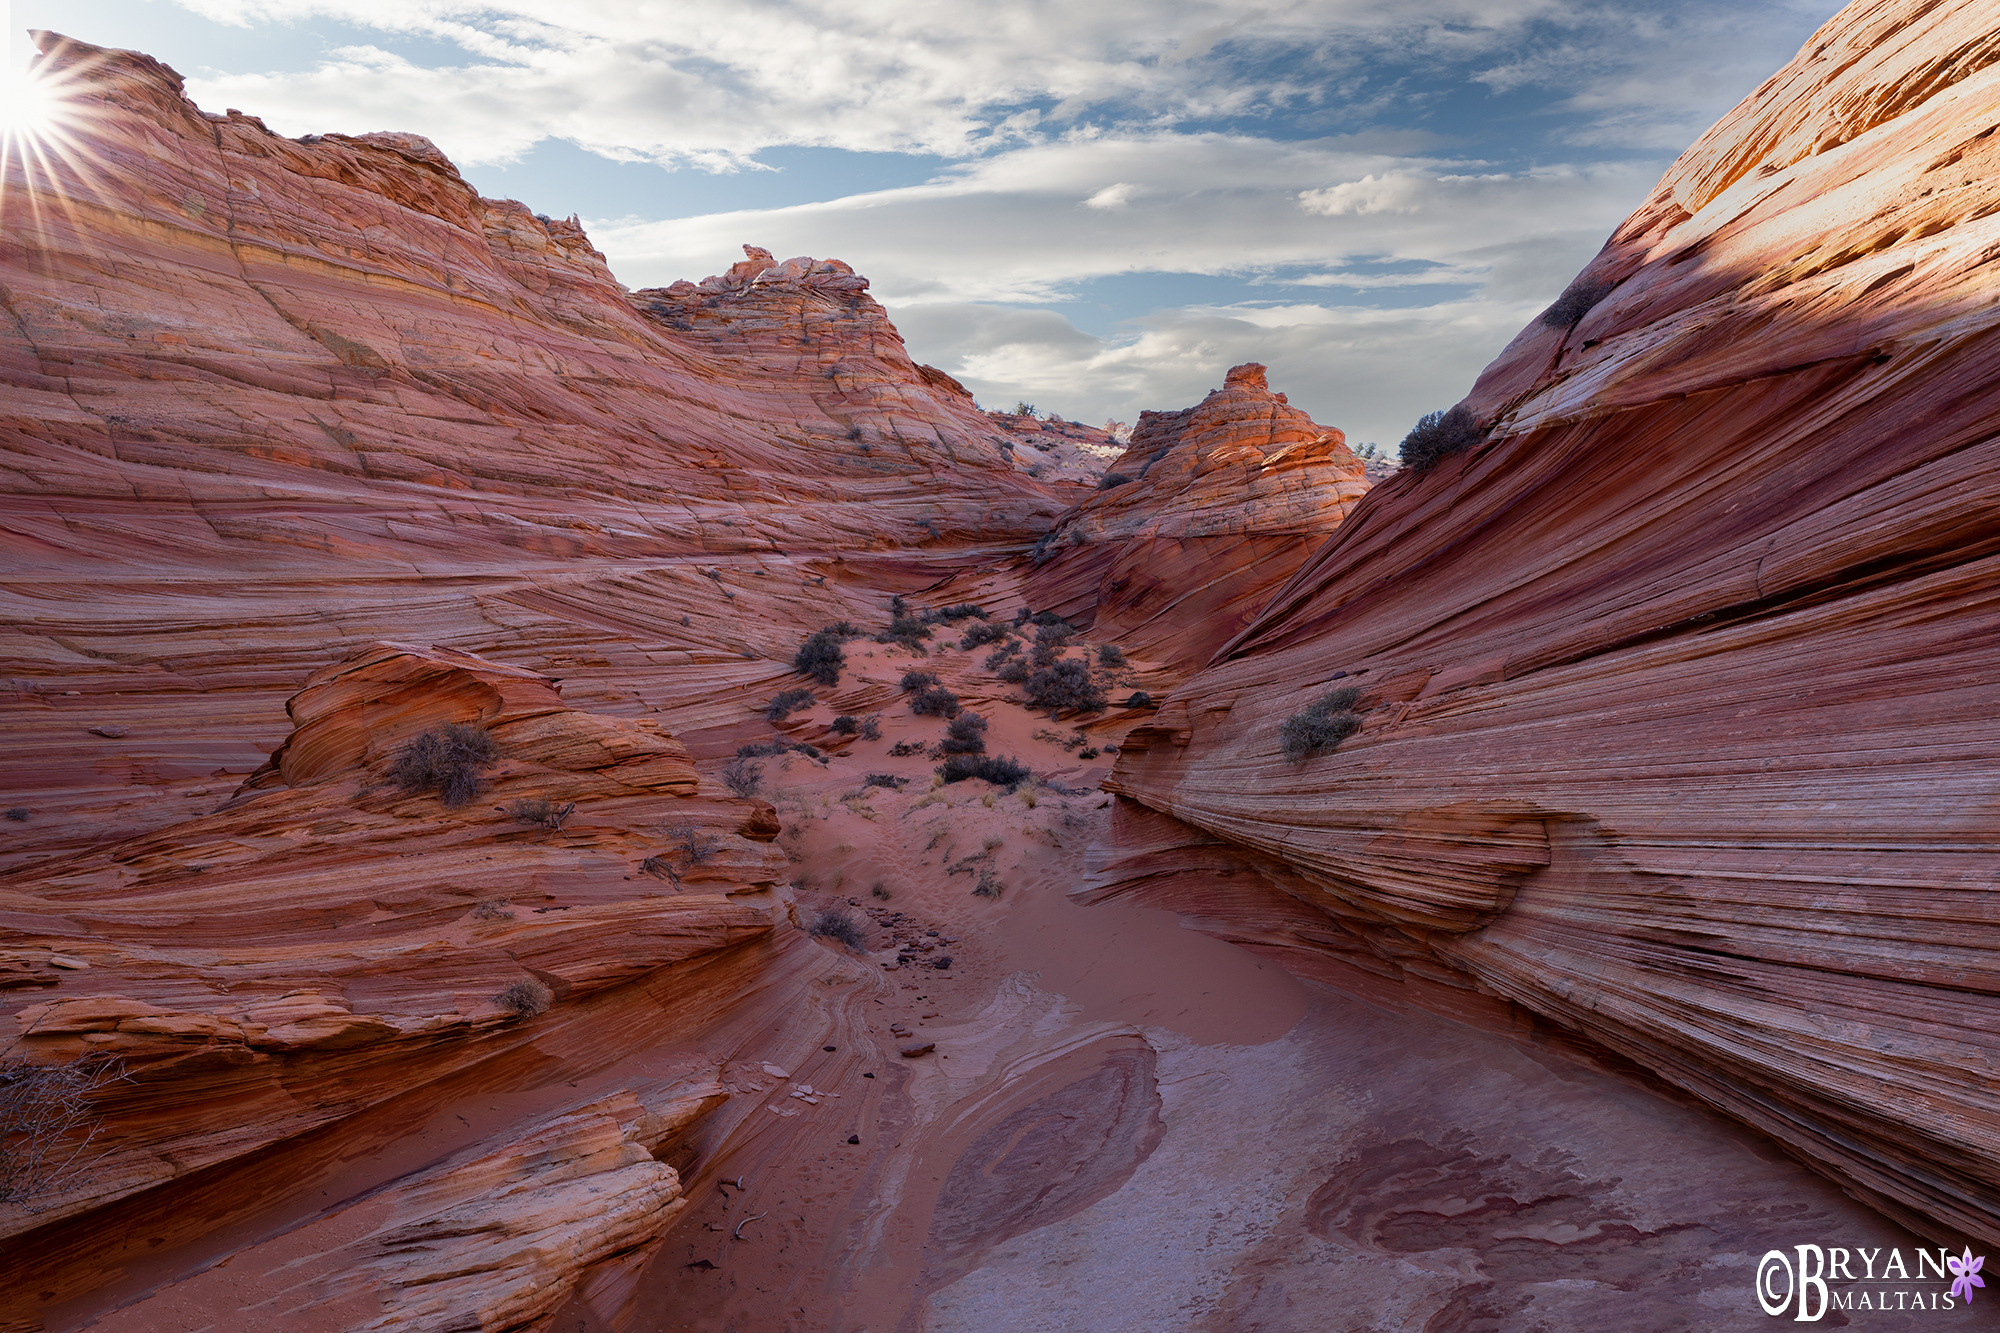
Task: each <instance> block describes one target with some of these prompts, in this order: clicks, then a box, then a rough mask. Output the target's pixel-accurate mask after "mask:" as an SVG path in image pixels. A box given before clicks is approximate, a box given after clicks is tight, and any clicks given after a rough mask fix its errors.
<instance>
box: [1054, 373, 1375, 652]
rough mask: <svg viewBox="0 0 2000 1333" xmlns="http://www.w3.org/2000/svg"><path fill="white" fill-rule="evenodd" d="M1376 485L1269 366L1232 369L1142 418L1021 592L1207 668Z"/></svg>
mask: <svg viewBox="0 0 2000 1333" xmlns="http://www.w3.org/2000/svg"><path fill="white" fill-rule="evenodd" d="M1369 484H1370V483H1369V481H1368V479H1367V476H1366V474H1365V472H1364V470H1363V466H1362V463H1361V460H1359V459H1358V458H1356V457H1355V456H1354V455H1353V454H1352V453H1350V452H1349V451H1348V448H1347V437H1346V436H1344V435H1343V434H1341V432H1340V431H1338V430H1333V429H1329V428H1328V427H1325V426H1321V425H1319V424H1318V423H1316V422H1315V421H1313V419H1312V418H1311V417H1309V416H1307V415H1306V414H1305V413H1304V412H1301V411H1300V410H1299V409H1298V408H1296V407H1293V406H1291V405H1290V404H1289V403H1288V402H1287V401H1286V400H1285V395H1284V394H1282V393H1274V392H1272V391H1271V388H1270V385H1269V384H1268V382H1267V381H1266V379H1265V375H1264V367H1262V366H1260V365H1256V364H1254V363H1253V364H1249V365H1242V366H1237V367H1235V368H1234V369H1232V370H1231V371H1230V372H1229V373H1228V375H1227V376H1226V377H1225V379H1224V381H1223V385H1222V387H1221V388H1220V389H1217V390H1215V391H1214V392H1212V393H1210V394H1209V395H1208V396H1207V397H1206V398H1204V399H1202V401H1201V402H1199V403H1197V404H1196V405H1195V406H1193V407H1189V408H1183V409H1181V410H1180V411H1178V412H1143V413H1141V414H1140V416H1139V424H1138V426H1137V427H1135V428H1134V430H1133V433H1132V441H1131V443H1130V445H1128V446H1127V448H1126V450H1125V452H1124V454H1123V455H1122V456H1120V457H1119V458H1117V459H1115V460H1114V461H1113V462H1112V463H1111V465H1110V467H1109V468H1108V469H1107V470H1106V472H1105V474H1104V476H1103V478H1102V480H1101V481H1100V483H1099V485H1100V490H1099V491H1098V493H1097V494H1096V495H1094V496H1091V497H1090V498H1088V499H1086V500H1084V501H1083V502H1082V503H1080V504H1079V505H1078V506H1077V507H1076V508H1075V509H1074V510H1072V511H1070V512H1069V513H1066V514H1064V515H1063V517H1062V519H1061V521H1060V522H1059V523H1058V524H1057V525H1056V526H1055V527H1054V528H1053V529H1051V530H1050V532H1049V534H1048V535H1047V536H1045V537H1044V538H1042V540H1041V543H1040V544H1039V545H1038V546H1037V548H1036V550H1035V554H1034V559H1033V566H1034V568H1033V571H1032V573H1030V574H1029V575H1028V576H1027V578H1026V580H1025V582H1024V585H1023V591H1024V593H1025V595H1026V596H1027V598H1028V600H1029V601H1030V602H1031V603H1033V604H1034V605H1036V606H1038V607H1041V606H1046V607H1049V608H1051V609H1053V610H1056V611H1059V612H1061V613H1062V614H1064V615H1066V616H1068V617H1070V618H1071V619H1073V620H1076V621H1078V622H1079V623H1089V624H1091V625H1092V626H1093V628H1094V632H1095V633H1097V634H1098V635H1099V636H1101V637H1103V638H1107V639H1117V640H1119V641H1120V642H1122V643H1125V644H1127V645H1129V646H1131V647H1133V648H1136V649H1137V650H1138V651H1140V652H1142V653H1144V654H1145V655H1147V656H1149V657H1160V658H1168V659H1172V660H1174V661H1176V662H1182V663H1188V664H1193V663H1198V662H1201V661H1203V660H1205V659H1206V658H1207V656H1208V654H1209V653H1210V652H1212V651H1213V650H1214V649H1215V648H1216V647H1217V646H1218V645H1220V644H1222V643H1223V642H1225V641H1226V640H1227V639H1229V638H1230V637H1231V636H1233V635H1234V634H1235V633H1236V632H1237V631H1238V630H1239V629H1240V628H1241V627H1242V626H1244V625H1246V624H1247V623H1248V622H1249V620H1250V619H1251V617H1252V616H1253V615H1255V613H1256V611H1257V610H1258V608H1259V607H1261V606H1262V605H1263V604H1264V603H1265V602H1266V601H1267V600H1268V599H1269V598H1270V595H1271V593H1272V592H1273V591H1274V590H1275V589H1277V588H1278V587H1280V586H1282V585H1283V584H1284V582H1285V580H1286V579H1288V578H1289V577H1291V575H1292V574H1293V572H1294V571H1296V570H1297V569H1298V567H1299V566H1300V564H1302V563H1303V562H1304V561H1305V559H1306V558H1307V556H1309V555H1311V554H1312V553H1313V552H1314V551H1315V550H1316V549H1318V547H1319V545H1320V543H1321V542H1322V541H1323V540H1324V538H1325V537H1326V536H1327V534H1329V533H1331V532H1332V531H1333V530H1334V529H1335V528H1336V527H1337V526H1339V524H1340V522H1341V520H1342V519H1343V518H1345V517H1346V516H1347V514H1348V512H1349V511H1350V510H1351V509H1353V508H1354V506H1355V504H1356V502H1358V501H1359V500H1360V499H1361V497H1362V496H1363V495H1364V494H1366V493H1367V490H1368V487H1369Z"/></svg>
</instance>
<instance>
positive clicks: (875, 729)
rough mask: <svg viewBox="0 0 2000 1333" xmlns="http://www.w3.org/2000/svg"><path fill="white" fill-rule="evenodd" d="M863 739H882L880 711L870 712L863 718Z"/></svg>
mask: <svg viewBox="0 0 2000 1333" xmlns="http://www.w3.org/2000/svg"><path fill="white" fill-rule="evenodd" d="M861 739H862V740H864V741H879V740H881V739H882V715H881V714H880V713H870V714H869V715H868V716H867V717H864V718H862V719H861Z"/></svg>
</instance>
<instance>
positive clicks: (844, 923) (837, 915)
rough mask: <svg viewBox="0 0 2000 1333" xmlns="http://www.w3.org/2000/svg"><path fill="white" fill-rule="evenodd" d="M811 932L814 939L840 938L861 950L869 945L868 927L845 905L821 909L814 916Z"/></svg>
mask: <svg viewBox="0 0 2000 1333" xmlns="http://www.w3.org/2000/svg"><path fill="white" fill-rule="evenodd" d="M809 933H810V934H811V935H812V937H813V938H814V939H819V940H838V941H840V942H841V943H842V944H845V945H846V946H847V947H848V948H850V949H855V950H860V949H864V948H866V947H867V945H868V931H867V929H866V928H865V927H864V926H862V924H861V923H860V922H859V921H856V920H855V919H854V918H853V917H852V916H851V915H849V913H848V911H847V909H846V908H843V907H828V908H823V909H821V911H820V913H819V915H818V916H816V917H814V918H813V923H812V926H811V929H810V932H809Z"/></svg>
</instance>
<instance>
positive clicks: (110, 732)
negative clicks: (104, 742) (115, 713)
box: [90, 722, 128, 741]
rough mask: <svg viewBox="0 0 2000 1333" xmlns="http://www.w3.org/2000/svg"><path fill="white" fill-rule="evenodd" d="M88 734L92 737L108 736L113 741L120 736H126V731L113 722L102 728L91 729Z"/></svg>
mask: <svg viewBox="0 0 2000 1333" xmlns="http://www.w3.org/2000/svg"><path fill="white" fill-rule="evenodd" d="M90 734H91V735H93V736H109V737H110V738H111V739H112V740H114V741H115V740H117V739H118V738H119V737H120V736H124V735H127V734H128V733H127V732H126V729H125V728H124V727H121V726H119V725H118V724H117V723H115V722H113V723H106V724H105V725H104V726H101V727H92V728H91V729H90Z"/></svg>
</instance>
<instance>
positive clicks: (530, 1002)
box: [493, 980, 556, 1018]
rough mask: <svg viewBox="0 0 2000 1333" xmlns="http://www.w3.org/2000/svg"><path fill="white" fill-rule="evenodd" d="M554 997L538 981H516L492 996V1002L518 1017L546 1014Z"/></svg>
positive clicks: (554, 1000) (554, 999)
mask: <svg viewBox="0 0 2000 1333" xmlns="http://www.w3.org/2000/svg"><path fill="white" fill-rule="evenodd" d="M555 1002H556V997H555V996H554V995H553V994H551V993H550V992H549V988H548V987H547V986H544V985H543V984H542V983H541V982H539V981H534V980H527V981H517V982H515V983H514V984H513V985H511V986H509V987H508V988H507V989H506V990H503V991H501V992H500V993H499V994H498V995H496V996H494V997H493V1003H495V1004H497V1005H499V1006H500V1007H501V1008H502V1009H505V1010H506V1011H507V1012H508V1013H510V1014H513V1015H515V1016H516V1017H519V1018H533V1017H534V1016H535V1015H536V1014H546V1013H547V1012H548V1011H549V1006H550V1005H552V1004H554V1003H555Z"/></svg>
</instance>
